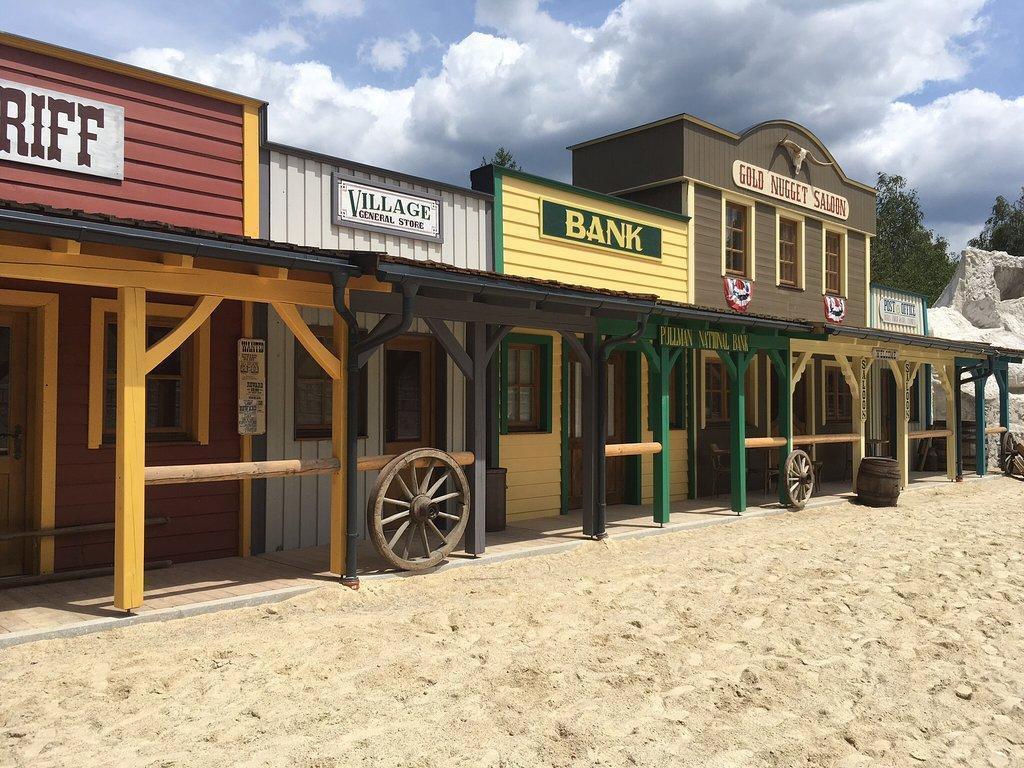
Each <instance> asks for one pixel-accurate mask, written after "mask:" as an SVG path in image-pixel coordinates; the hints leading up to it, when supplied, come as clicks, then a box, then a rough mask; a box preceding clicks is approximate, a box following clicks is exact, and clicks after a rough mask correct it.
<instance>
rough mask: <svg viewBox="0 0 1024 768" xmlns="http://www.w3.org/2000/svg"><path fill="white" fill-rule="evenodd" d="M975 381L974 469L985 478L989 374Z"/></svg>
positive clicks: (979, 376) (986, 466)
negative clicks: (986, 395)
mask: <svg viewBox="0 0 1024 768" xmlns="http://www.w3.org/2000/svg"><path fill="white" fill-rule="evenodd" d="M975 375H976V376H978V378H976V379H975V380H974V430H975V431H974V445H975V454H974V467H975V470H976V471H977V473H978V477H983V476H984V475H985V474H986V472H987V471H988V460H987V457H986V456H985V439H986V438H985V426H986V424H985V383H986V382H987V381H988V374H985V375H979V374H975Z"/></svg>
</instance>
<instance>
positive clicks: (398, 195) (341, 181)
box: [332, 173, 444, 243]
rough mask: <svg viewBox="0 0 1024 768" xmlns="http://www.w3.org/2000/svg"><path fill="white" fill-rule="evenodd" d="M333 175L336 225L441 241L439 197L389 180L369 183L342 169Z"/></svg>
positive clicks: (333, 215)
mask: <svg viewBox="0 0 1024 768" xmlns="http://www.w3.org/2000/svg"><path fill="white" fill-rule="evenodd" d="M333 178H334V184H333V187H334V201H333V202H334V205H333V209H334V210H333V212H332V220H333V222H334V224H336V225H337V226H339V227H356V228H358V229H368V230H370V231H371V232H381V233H383V234H387V235H398V236H401V237H411V238H414V239H416V240H429V241H431V242H435V243H440V242H443V241H444V233H443V231H442V229H441V199H440V198H438V197H433V196H431V195H424V194H421V193H414V192H410V191H408V190H406V189H402V188H401V187H396V186H392V185H390V184H370V183H368V182H365V181H362V180H360V179H355V178H353V177H351V176H345V175H344V174H341V173H335V174H334V177H333Z"/></svg>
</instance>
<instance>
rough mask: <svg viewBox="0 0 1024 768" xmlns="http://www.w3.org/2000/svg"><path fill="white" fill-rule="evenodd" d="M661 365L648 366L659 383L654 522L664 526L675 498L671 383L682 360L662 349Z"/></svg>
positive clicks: (654, 404)
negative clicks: (672, 492) (671, 469)
mask: <svg viewBox="0 0 1024 768" xmlns="http://www.w3.org/2000/svg"><path fill="white" fill-rule="evenodd" d="M655 354H656V355H657V356H658V365H656V366H654V365H649V366H647V371H648V375H649V376H651V378H652V379H653V380H654V382H655V386H654V387H652V388H651V396H652V401H651V420H652V422H653V427H654V441H655V442H657V443H661V450H660V451H658V452H657V453H656V454H654V508H653V513H654V522H656V523H658V524H659V525H664V524H665V523H667V522H668V521H669V516H670V512H671V498H670V496H669V467H670V461H669V439H670V438H669V396H668V393H669V382H670V381H671V380H672V379H671V376H672V364H673V363H674V362H675V360H676V358H677V357H678V356H679V355H678V352H675V353H674V352H673V351H672V350H671V349H668V348H667V347H662V346H660V345H659V348H658V350H657V351H656V352H655Z"/></svg>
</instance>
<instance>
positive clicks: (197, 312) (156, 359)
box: [145, 296, 222, 373]
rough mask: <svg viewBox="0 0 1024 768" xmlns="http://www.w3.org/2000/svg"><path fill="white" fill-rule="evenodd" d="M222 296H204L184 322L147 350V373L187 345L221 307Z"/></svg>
mask: <svg viewBox="0 0 1024 768" xmlns="http://www.w3.org/2000/svg"><path fill="white" fill-rule="evenodd" d="M221 301H222V299H221V297H220V296H203V298H201V299H200V300H199V301H198V302H197V303H196V305H195V307H193V308H192V311H191V312H189V313H188V314H187V315H186V316H185V317H184V318H182V320H181V321H180V322H179V323H178V324H177V325H176V326H175V327H174V328H172V329H171V331H170V333H168V334H167V335H166V336H164V337H163V338H162V339H160V341H158V342H157V343H156V344H154V345H153V346H151V347H150V348H149V349H147V350H146V362H145V368H146V373H150V372H152V370H153V369H154V368H156V367H157V366H158V365H160V363H162V362H163V361H164V360H166V359H167V358H168V357H169V356H170V355H171V353H172V352H174V350H176V349H177V348H178V347H180V346H181V345H182V344H184V343H185V340H186V339H188V337H189V336H191V335H192V334H193V333H195V331H196V330H197V329H198V328H199V326H201V325H202V324H203V323H205V322H206V321H207V320H208V319H209V318H210V315H212V314H213V311H214V310H215V309H216V308H217V307H218V306H220V303H221Z"/></svg>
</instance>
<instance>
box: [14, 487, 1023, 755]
mask: <svg viewBox="0 0 1024 768" xmlns="http://www.w3.org/2000/svg"><path fill="white" fill-rule="evenodd" d="M1022 523H1024V484H1021V483H1019V482H1016V481H1014V480H1008V479H1002V478H1000V479H994V480H988V481H985V482H983V483H971V484H967V485H949V486H943V487H941V488H940V489H937V490H928V491H921V492H915V493H913V494H910V495H907V496H905V497H904V501H903V503H902V504H901V506H900V508H899V509H897V510H894V509H883V510H869V509H866V508H861V507H857V506H853V505H849V504H843V505H839V506H832V507H828V508H824V509H819V510H813V511H807V512H802V513H787V514H785V515H780V516H775V517H771V518H762V519H758V520H749V521H745V522H743V523H741V524H739V525H727V526H718V527H715V528H708V529H702V530H698V531H692V532H684V533H677V534H670V535H664V536H658V537H652V538H647V539H643V540H634V541H628V542H622V543H611V544H608V543H593V544H586V545H584V546H583V547H581V548H579V549H577V550H575V551H573V552H571V553H568V554H562V555H554V556H548V557H542V558H532V559H525V560H518V561H514V562H508V563H505V564H500V565H495V566H489V567H475V568H461V569H457V570H452V571H449V572H442V573H439V574H431V575H427V576H423V577H418V578H414V579H394V580H390V581H386V582H380V583H376V584H373V583H367V584H366V585H365V586H364V588H363V590H362V591H360V592H358V593H352V592H349V591H347V590H345V589H341V588H339V587H335V586H333V585H332V586H329V587H325V588H324V589H321V590H318V591H316V592H314V593H311V594H309V595H305V596H303V597H299V598H296V599H294V600H292V601H290V602H287V603H282V604H278V605H275V606H271V607H261V608H251V609H244V610H238V611H232V612H227V613H220V614H215V615H212V616H205V617H199V618H194V619H187V620H181V621H175V622H170V623H164V624H149V625H143V626H137V627H132V628H127V629H125V630H121V631H119V632H115V633H106V634H102V635H95V636H91V637H83V638H77V639H70V640H61V641H48V642H43V643H37V644H34V645H28V646H21V647H17V648H13V649H11V650H8V651H5V652H2V656H0V663H2V667H0V765H4V766H7V765H19V766H33V768H35V767H36V766H48V765H74V766H100V765H103V766H107V765H124V766H218V767H220V766H236V765H275V766H278V765H280V766H309V767H310V768H312V767H313V766H325V767H326V766H346V767H347V766H377V765H386V766H423V767H426V766H446V767H448V766H501V767H502V768H513V767H514V768H528V767H530V766H546V765H552V766H568V765H602V766H631V765H640V766H662V767H663V766H747V765H751V766H762V765H764V766H833V765H834V766H844V767H849V766H862V765H864V766H868V765H881V766H889V765H900V766H903V765H929V766H932V765H970V766H984V765H993V766H1005V765H1024V704H1022V701H1021V697H1022V696H1024V605H1022V599H1024V592H1022V587H1024V560H1022V555H1021V552H1022V550H1024V533H1022V531H1024V525H1022Z"/></svg>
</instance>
